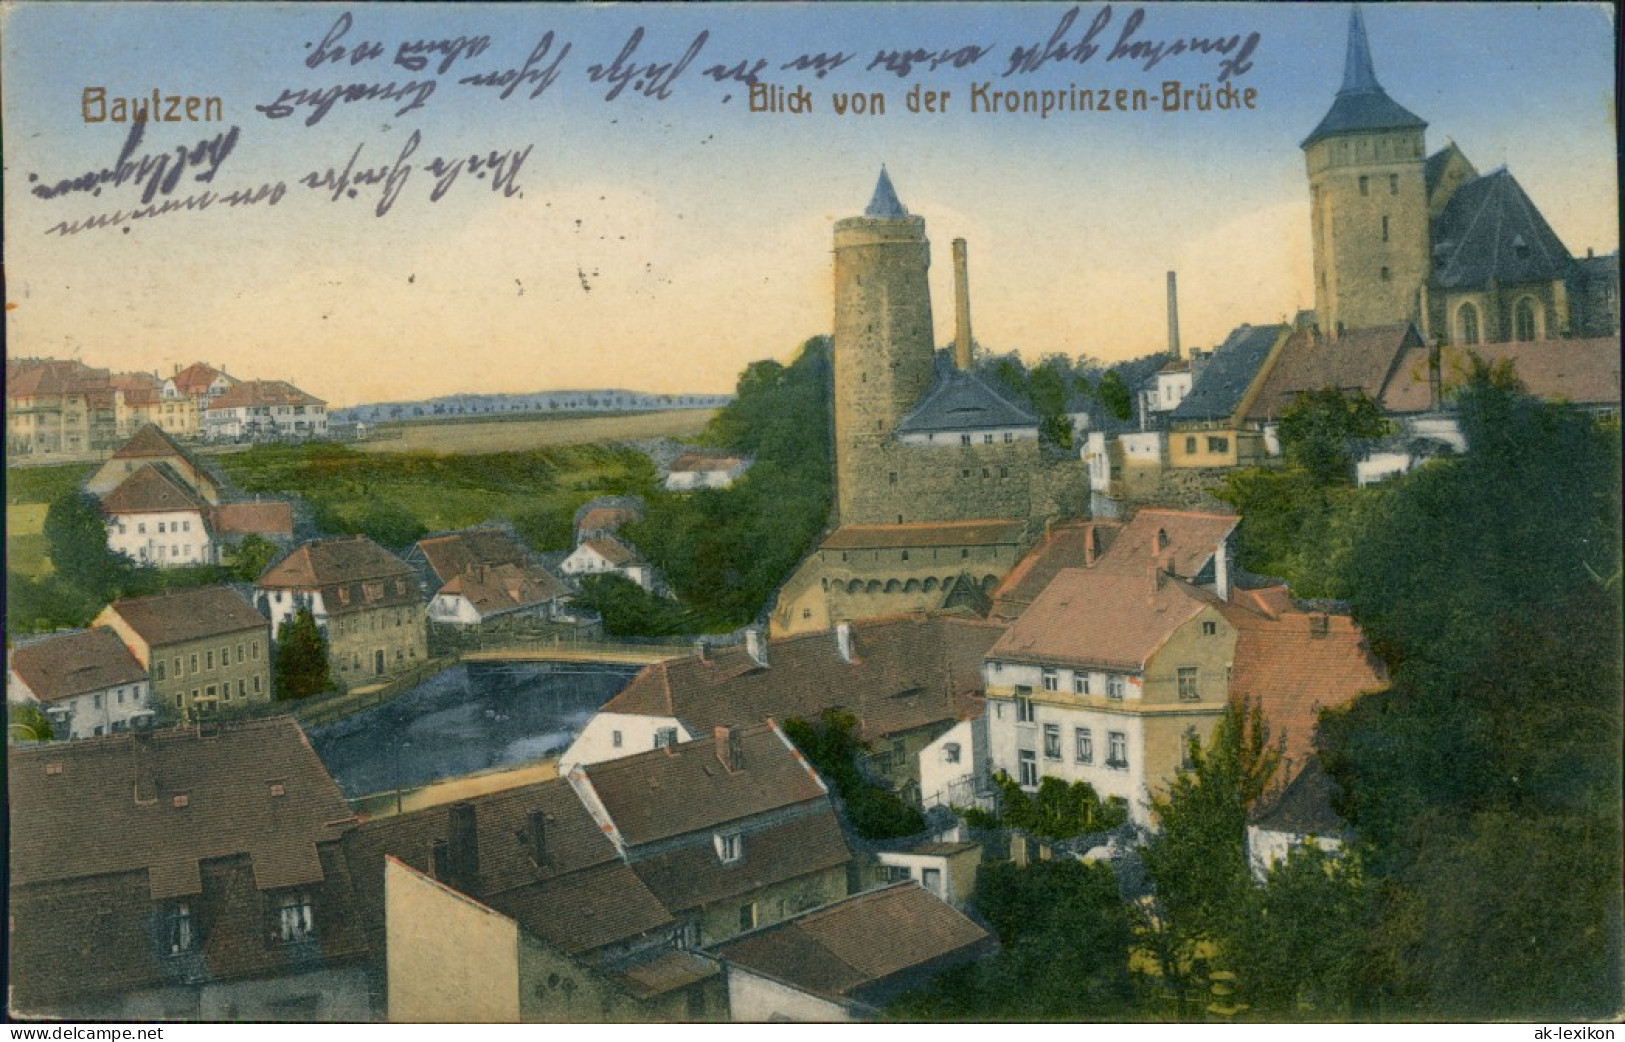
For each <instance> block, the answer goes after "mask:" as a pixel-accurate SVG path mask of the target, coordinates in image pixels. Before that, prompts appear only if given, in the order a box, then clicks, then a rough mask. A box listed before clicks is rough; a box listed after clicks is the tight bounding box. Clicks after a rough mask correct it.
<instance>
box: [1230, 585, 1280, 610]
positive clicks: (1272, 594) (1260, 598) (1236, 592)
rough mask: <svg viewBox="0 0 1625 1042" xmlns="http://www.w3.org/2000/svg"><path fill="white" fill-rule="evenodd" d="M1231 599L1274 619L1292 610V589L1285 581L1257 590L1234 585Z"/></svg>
mask: <svg viewBox="0 0 1625 1042" xmlns="http://www.w3.org/2000/svg"><path fill="white" fill-rule="evenodd" d="M1230 599H1231V600H1233V601H1235V602H1237V603H1238V604H1244V605H1246V606H1247V607H1249V608H1251V609H1252V610H1254V611H1256V612H1258V613H1259V614H1261V615H1267V616H1269V617H1270V618H1272V619H1273V618H1276V617H1278V616H1281V615H1284V614H1286V613H1287V612H1289V611H1291V610H1292V590H1291V588H1289V587H1288V586H1287V585H1286V584H1285V583H1281V584H1280V585H1277V586H1264V587H1260V588H1259V589H1256V590H1243V589H1241V588H1240V587H1239V586H1238V587H1234V588H1232V591H1231V595H1230Z"/></svg>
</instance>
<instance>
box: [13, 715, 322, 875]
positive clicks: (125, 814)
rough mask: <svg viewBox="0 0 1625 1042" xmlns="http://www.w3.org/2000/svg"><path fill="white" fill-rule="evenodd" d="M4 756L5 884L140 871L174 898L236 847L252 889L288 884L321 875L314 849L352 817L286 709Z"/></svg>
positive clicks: (44, 747)
mask: <svg viewBox="0 0 1625 1042" xmlns="http://www.w3.org/2000/svg"><path fill="white" fill-rule="evenodd" d="M8 759H9V761H10V763H9V764H8V779H9V782H10V789H11V792H10V798H11V801H12V804H11V805H12V810H13V815H12V819H11V873H12V874H11V882H12V885H13V886H27V885H29V884H33V883H42V882H47V881H52V880H67V879H80V878H85V877H89V876H99V875H106V874H110V873H116V872H127V871H132V870H141V869H145V870H146V872H147V876H148V881H149V883H150V885H151V888H152V896H153V897H155V898H163V897H178V896H183V895H185V894H190V893H196V892H197V886H198V863H199V862H200V861H201V860H204V859H207V858H216V857H222V856H225V855H228V854H236V853H246V854H248V855H250V857H251V858H252V859H253V865H254V879H255V881H256V885H257V886H258V888H259V889H261V890H270V889H275V888H279V887H288V886H298V885H301V884H305V883H311V882H315V881H317V880H320V879H321V878H322V874H323V873H322V867H321V865H320V863H319V861H318V858H317V854H316V844H317V843H321V842H324V841H326V840H329V839H336V838H338V836H339V832H340V830H341V829H342V828H344V827H347V826H348V825H349V824H350V823H351V822H352V820H353V819H352V816H351V813H350V806H349V804H348V803H346V802H345V800H344V797H343V795H341V794H340V793H339V790H338V786H336V785H335V784H334V783H333V779H332V778H331V777H329V776H328V773H327V770H326V768H324V767H323V766H322V762H321V761H320V760H319V759H317V758H316V753H315V751H314V750H313V749H312V748H311V747H310V743H309V742H308V741H306V739H305V735H304V732H303V731H301V730H300V729H299V724H298V723H297V722H296V721H295V720H294V718H293V717H291V716H282V717H273V718H270V719H266V720H256V721H252V722H243V723H236V724H230V725H226V726H223V727H222V728H221V729H220V731H219V732H218V733H217V734H215V735H213V736H208V737H200V736H199V734H198V732H197V731H195V730H173V731H156V732H153V733H152V734H150V735H141V736H136V735H114V736H111V737H106V738H94V739H88V740H84V741H78V742H70V743H62V744H53V745H47V746H41V747H38V748H31V749H12V750H11V753H10V756H9V757H8ZM53 767H57V768H59V769H55V770H53V769H52V768H53ZM138 778H143V779H145V781H144V783H143V784H138ZM273 785H277V786H280V787H281V795H276V794H275V792H274V790H273V789H272V786H273ZM149 786H150V787H149ZM138 796H141V797H143V798H142V799H140V800H138V798H137V797H138ZM178 796H184V797H185V801H184V804H183V805H177V803H176V797H178ZM148 797H150V801H149V799H148Z"/></svg>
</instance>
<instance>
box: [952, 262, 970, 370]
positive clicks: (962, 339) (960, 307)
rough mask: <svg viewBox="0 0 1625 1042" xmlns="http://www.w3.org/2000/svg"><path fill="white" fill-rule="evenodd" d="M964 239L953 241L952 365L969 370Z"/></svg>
mask: <svg viewBox="0 0 1625 1042" xmlns="http://www.w3.org/2000/svg"><path fill="white" fill-rule="evenodd" d="M966 249H967V247H966V245H965V240H964V239H955V240H954V365H956V366H958V367H959V368H961V369H969V368H970V362H971V359H970V264H969V261H968V260H967V259H966V256H965V251H966Z"/></svg>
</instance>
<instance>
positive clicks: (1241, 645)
mask: <svg viewBox="0 0 1625 1042" xmlns="http://www.w3.org/2000/svg"><path fill="white" fill-rule="evenodd" d="M1316 620H1325V622H1324V625H1325V626H1326V631H1325V634H1324V635H1323V636H1318V637H1317V636H1315V635H1314V634H1313V632H1312V627H1313V626H1315V625H1316V624H1317V623H1316ZM1240 630H1241V632H1240V635H1239V636H1238V637H1237V639H1236V653H1235V661H1234V664H1233V668H1232V673H1231V678H1230V695H1231V697H1232V698H1236V699H1240V698H1247V699H1251V700H1252V701H1254V702H1255V703H1257V704H1258V705H1260V706H1261V707H1262V710H1263V714H1264V719H1265V721H1266V722H1268V724H1269V726H1270V736H1271V739H1272V740H1279V739H1280V738H1281V736H1282V735H1285V737H1286V746H1285V752H1284V754H1283V760H1282V769H1281V771H1280V773H1279V774H1278V775H1277V779H1278V780H1279V781H1281V782H1283V783H1285V782H1289V781H1291V779H1292V777H1293V775H1295V774H1296V773H1297V772H1298V771H1300V770H1302V769H1303V767H1304V765H1305V763H1307V762H1308V760H1309V758H1310V756H1311V755H1312V753H1313V743H1314V734H1315V724H1316V722H1317V720H1318V719H1319V717H1320V711H1321V710H1322V709H1329V708H1333V707H1335V706H1341V705H1345V704H1347V703H1349V702H1352V701H1353V700H1354V699H1355V698H1357V697H1359V696H1360V695H1362V694H1365V693H1366V692H1369V691H1376V690H1380V689H1381V688H1384V687H1386V686H1387V684H1388V678H1387V673H1386V671H1385V669H1384V668H1383V665H1382V663H1381V662H1380V661H1379V660H1378V659H1377V658H1376V657H1375V656H1374V655H1372V654H1371V652H1370V651H1369V650H1367V648H1366V646H1365V638H1364V636H1363V635H1362V634H1361V633H1360V630H1359V627H1358V626H1356V625H1355V624H1354V620H1353V619H1351V618H1349V617H1348V616H1346V615H1317V614H1305V613H1300V612H1293V613H1289V614H1285V615H1282V616H1281V617H1280V618H1279V619H1269V620H1266V619H1256V620H1252V621H1250V622H1248V623H1245V624H1243V625H1242V626H1241V627H1240Z"/></svg>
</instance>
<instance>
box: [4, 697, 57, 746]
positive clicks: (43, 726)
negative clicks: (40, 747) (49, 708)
mask: <svg viewBox="0 0 1625 1042" xmlns="http://www.w3.org/2000/svg"><path fill="white" fill-rule="evenodd" d="M6 722H7V724H9V725H10V736H11V738H12V739H13V740H14V741H19V742H49V741H50V740H51V739H52V738H54V737H55V733H54V732H53V730H52V728H51V721H50V718H49V717H47V716H46V715H45V713H44V712H43V711H41V709H40V707H39V706H37V705H35V704H34V703H32V702H11V703H9V704H8V705H7V706H6Z"/></svg>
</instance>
